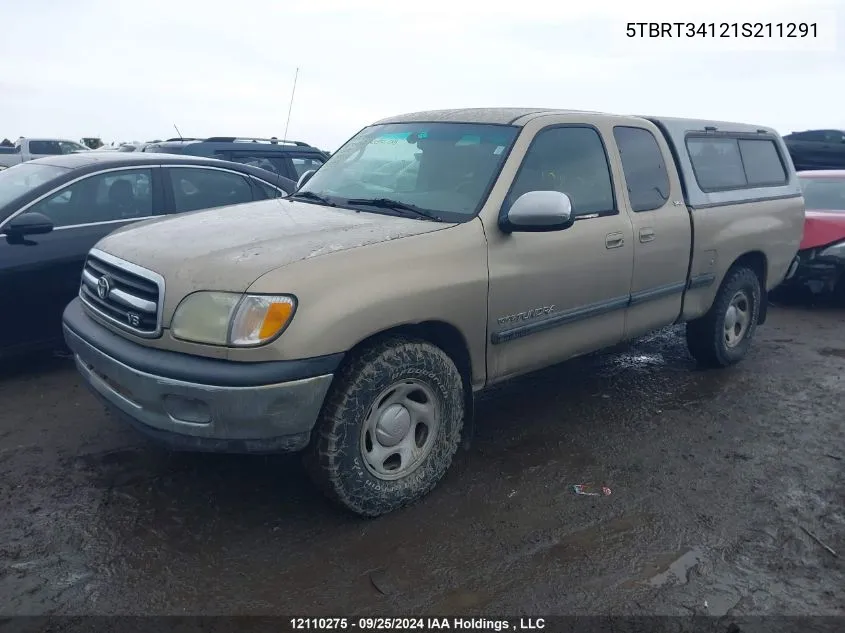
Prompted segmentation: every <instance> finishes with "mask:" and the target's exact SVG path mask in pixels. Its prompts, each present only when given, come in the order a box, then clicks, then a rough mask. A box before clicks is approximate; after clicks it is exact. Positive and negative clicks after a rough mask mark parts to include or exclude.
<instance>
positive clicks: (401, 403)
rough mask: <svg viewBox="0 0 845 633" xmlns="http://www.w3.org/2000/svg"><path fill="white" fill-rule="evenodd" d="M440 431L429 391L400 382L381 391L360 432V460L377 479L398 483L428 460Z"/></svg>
mask: <svg viewBox="0 0 845 633" xmlns="http://www.w3.org/2000/svg"><path fill="white" fill-rule="evenodd" d="M439 430H440V406H439V403H438V401H437V398H436V396H435V395H434V392H433V391H432V390H431V388H430V387H429V386H428V385H426V384H424V383H422V382H420V381H418V380H412V379H408V380H401V381H398V382H396V383H394V384H392V385H391V386H390V387H388V388H387V389H385V390H384V391H382V392H381V393H380V394H379V396H378V398H376V400H375V403H374V404H373V406H372V407H371V408H370V411H369V414H368V415H367V418H366V420H365V421H364V424H363V427H362V429H361V456H362V457H363V458H364V464H365V465H366V467H367V470H369V471H370V473H372V474H373V475H374V476H376V477H378V478H379V479H384V480H387V481H392V480H396V479H401V478H402V477H405V476H407V475H409V474H410V473H412V472H413V471H414V470H416V469H417V468H418V467H419V465H420V464H421V463H422V462H423V460H425V458H426V457H428V454H429V453H430V452H431V448H432V446H433V445H434V442H435V440H436V439H437V433H438V431H439Z"/></svg>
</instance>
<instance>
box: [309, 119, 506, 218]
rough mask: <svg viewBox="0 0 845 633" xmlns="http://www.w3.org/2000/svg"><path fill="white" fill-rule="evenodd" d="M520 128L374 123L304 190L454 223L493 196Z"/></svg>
mask: <svg viewBox="0 0 845 633" xmlns="http://www.w3.org/2000/svg"><path fill="white" fill-rule="evenodd" d="M518 132H519V129H518V128H515V127H512V126H505V125H490V124H475V123H418V122H415V123H392V124H385V125H374V126H371V127H368V128H366V129H364V130H362V131H361V132H359V133H358V134H357V135H356V136H355V137H353V138H352V139H351V140H350V141H348V142H347V143H346V144H345V145H344V146H343V147H341V148H340V149H339V150H338V151H336V152H335V153H334V154H333V155H332V156H331V158H330V159H329V160H328V161H327V162H326V163H325V164H324V165H323V166H322V167H320V169H319V171H317V173H316V174H314V176H313V177H312V178H311V180H309V181H308V182H307V183H306V184H305V185H304V186H303V187H302V188H301V189H300V190H299V192H298V196H301V195H302V194H309V193H310V194H312V195H317V196H320V197H322V198H324V199H327V200H329V201H330V202H332V203H333V204H339V205H341V206H344V205H350V206H351V205H353V204H354V205H356V208H366V209H367V210H368V211H369V210H372V211H375V212H380V211H381V212H389V211H388V210H385V209H384V206H385V205H384V204H382V205H380V206H379V205H376V206H372V205H369V206H368V205H367V203H366V202H362V201H373V200H378V201H381V202H382V203H383V202H384V200H385V199H386V200H389V201H391V202H398V203H400V204H401V205H410V206H413V207H416V208H419V209H424V210H427V211H431V212H432V213H434V214H436V215H437V216H438V217H440V218H442V219H444V220H446V221H462V220H467V219H470V218H472V217H473V216H474V215H475V214H476V213H478V211H479V210H480V208H481V205H482V204H483V203H484V201H485V200H486V196H487V192H488V191H489V188H490V187H491V186H492V183H493V180H494V179H495V178H496V177H497V176H498V174H499V171H500V170H501V168H502V164H503V162H504V160H505V158H506V156H507V155H508V152H509V150H510V147H511V145H512V143H513V141H514V139H515V138H516V136H517V133H518ZM303 199H305V198H303ZM350 200H353V201H354V202H353V203H350V202H349V201H350Z"/></svg>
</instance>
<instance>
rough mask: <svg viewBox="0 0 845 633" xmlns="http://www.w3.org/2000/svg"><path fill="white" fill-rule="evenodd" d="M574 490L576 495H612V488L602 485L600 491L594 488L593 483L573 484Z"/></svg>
mask: <svg viewBox="0 0 845 633" xmlns="http://www.w3.org/2000/svg"><path fill="white" fill-rule="evenodd" d="M572 492H574V493H575V494H576V495H584V496H587V497H607V496H609V495H610V488H608V487H607V486H602V487H601V488H599V490H598V491H596V490H594V489H593V486H592V484H575V485H574V486H572Z"/></svg>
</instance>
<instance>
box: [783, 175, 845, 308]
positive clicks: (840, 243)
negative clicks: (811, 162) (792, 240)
mask: <svg viewBox="0 0 845 633" xmlns="http://www.w3.org/2000/svg"><path fill="white" fill-rule="evenodd" d="M798 180H799V182H800V183H801V189H802V190H803V193H804V200H805V203H806V208H807V211H806V214H805V220H804V237H803V239H802V241H801V245H800V247H799V250H798V255H797V256H796V261H795V265H794V267H793V269H792V270H791V271H790V275H789V278H788V279H787V280H786V281H785V282H784V283H783V284H782V285H781V288H779V290H780V291H790V290H793V291H794V290H806V291H809V292H811V293H813V294H832V295H833V296H834V297H835V298H837V299H841V300H845V170H819V171H801V172H798Z"/></svg>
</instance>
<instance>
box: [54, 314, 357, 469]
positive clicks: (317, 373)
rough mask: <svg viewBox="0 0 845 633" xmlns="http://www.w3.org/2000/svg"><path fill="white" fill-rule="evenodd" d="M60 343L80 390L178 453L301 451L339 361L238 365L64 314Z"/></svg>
mask: <svg viewBox="0 0 845 633" xmlns="http://www.w3.org/2000/svg"><path fill="white" fill-rule="evenodd" d="M63 329H64V336H65V341H66V342H67V345H68V347H70V349H71V350H72V351H73V353H74V357H75V360H76V366H77V368H78V369H79V372H80V373H81V374H82V376H83V378H85V381H86V383H87V384H88V386H89V387H90V388H91V389H92V391H93V392H94V393H95V395H97V396H98V397H99V398H100V399H101V400H102V401H103V402H104V403H105V404H106V405H107V407H108V409H109V410H110V411H111V412H113V413H116V414H117V415H118V417H120V418H122V419H123V420H125V421H127V422H129V423H130V424H131V425H132V426H134V427H135V428H137V429H138V430H140V431H142V432H143V433H145V434H147V435H148V436H151V437H152V438H154V439H156V440H159V441H161V442H164V443H165V444H167V445H169V446H171V447H173V448H177V449H183V450H198V451H215V452H228V453H255V452H289V451H296V450H300V449H302V448H304V447H305V446H306V445H307V444H308V442H309V440H310V436H311V430H312V428H313V427H314V424H315V423H316V420H317V416H318V415H319V413H320V409H321V407H322V405H323V400H324V398H325V396H326V393H327V392H328V389H329V386H330V385H331V381H332V377H333V374H334V371H335V370H336V369H337V367H338V365H339V364H340V361H341V360H342V359H343V354H334V355H331V356H321V357H317V358H310V359H304V360H301V361H274V362H261V363H242V362H233V361H226V360H217V359H211V358H204V357H199V356H191V355H188V354H180V353H176V352H169V351H165V350H159V349H154V348H149V347H144V346H142V345H138V344H136V343H134V342H132V341H129V340H127V339H125V338H123V337H121V336H118V335H116V334H114V333H113V332H112V331H110V330H108V329H106V328H105V327H103V326H101V325H100V324H99V323H97V322H96V321H94V320H93V319H92V318H91V317H89V316H88V315H87V314H86V313H85V311H84V309H83V307H82V304H81V302H80V300H79V299H75V300H74V301H72V302H71V303H70V304H69V305H68V306H67V308H65V312H64V316H63Z"/></svg>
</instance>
